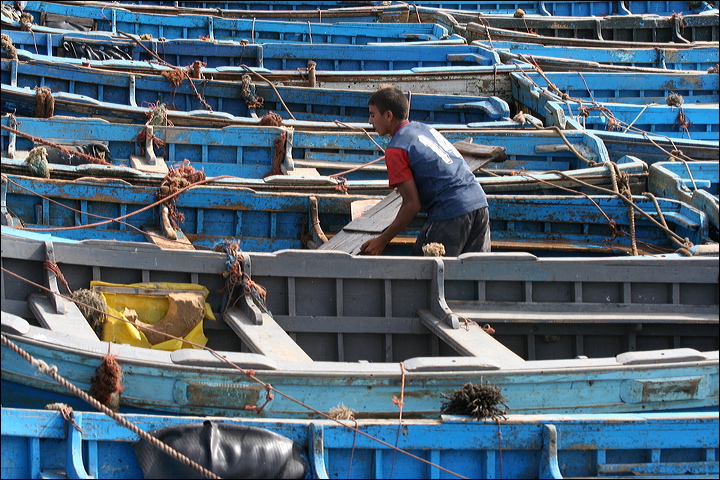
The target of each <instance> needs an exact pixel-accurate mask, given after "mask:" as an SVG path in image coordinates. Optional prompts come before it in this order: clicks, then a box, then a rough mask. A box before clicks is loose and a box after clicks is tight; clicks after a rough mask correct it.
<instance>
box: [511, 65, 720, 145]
mask: <svg viewBox="0 0 720 480" xmlns="http://www.w3.org/2000/svg"><path fill="white" fill-rule="evenodd" d="M511 79H512V84H513V96H514V97H515V100H516V102H517V104H518V106H521V107H525V108H527V109H529V111H530V112H531V113H532V114H533V115H534V116H537V117H538V118H540V119H541V120H543V121H545V122H546V123H547V124H549V125H556V126H558V127H560V128H566V121H567V120H566V119H567V118H573V119H574V122H575V125H577V124H579V125H580V126H581V127H582V128H587V129H590V130H620V131H625V132H627V131H630V132H632V133H643V132H647V133H650V134H657V135H665V136H668V137H673V138H691V139H698V140H713V141H717V140H718V138H720V133H719V130H718V129H719V125H718V98H719V97H718V83H719V82H718V76H717V75H710V74H700V75H696V74H685V73H677V74H672V73H667V74H635V73H615V74H613V75H612V76H608V75H607V74H603V73H578V72H576V73H570V72H568V73H564V72H550V73H542V74H541V73H518V74H511ZM571 128H572V127H571Z"/></svg>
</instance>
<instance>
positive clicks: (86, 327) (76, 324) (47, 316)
mask: <svg viewBox="0 0 720 480" xmlns="http://www.w3.org/2000/svg"><path fill="white" fill-rule="evenodd" d="M60 301H62V302H63V303H64V304H65V313H55V309H54V308H53V307H52V305H51V304H50V300H48V298H47V297H46V296H45V295H44V294H42V293H31V294H30V296H29V297H28V304H29V305H30V309H31V310H32V311H33V313H34V314H35V317H36V318H37V320H38V322H40V325H42V326H43V327H45V328H47V329H48V330H52V331H53V332H59V333H62V334H64V335H67V336H69V337H77V338H80V339H85V340H92V341H93V342H97V341H99V339H98V336H97V335H96V334H95V331H94V330H93V328H92V327H91V326H90V324H89V323H88V322H87V320H86V319H85V316H84V315H83V314H82V312H81V311H80V309H79V308H78V306H77V305H75V303H74V302H72V301H70V300H66V299H64V298H61V299H60Z"/></svg>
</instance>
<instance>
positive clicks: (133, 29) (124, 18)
mask: <svg viewBox="0 0 720 480" xmlns="http://www.w3.org/2000/svg"><path fill="white" fill-rule="evenodd" d="M23 12H25V13H29V14H32V16H33V18H34V21H33V23H35V24H37V25H38V26H40V27H48V28H49V29H50V30H49V31H53V29H54V31H59V32H61V31H62V28H68V27H66V26H61V27H60V29H58V28H57V27H54V26H52V25H54V24H57V23H66V24H70V25H77V28H75V29H76V30H85V31H89V30H91V31H106V32H112V33H113V34H118V32H125V33H129V34H133V35H138V36H139V35H142V34H146V35H151V36H152V37H153V38H161V37H162V38H201V37H205V38H208V39H210V40H222V39H232V40H237V39H246V40H248V41H249V42H250V43H272V42H303V43H308V44H312V43H336V44H352V45H365V44H368V43H382V42H406V41H409V42H413V41H414V42H423V41H439V40H446V39H448V40H449V41H451V42H455V43H456V42H457V39H458V37H453V34H452V32H448V30H447V29H446V28H445V27H442V26H440V25H436V24H418V23H415V24H400V23H390V24H388V23H384V24H381V23H362V24H357V23H353V22H346V23H337V24H323V23H315V24H311V23H305V22H281V21H273V20H255V19H245V18H223V17H217V16H201V15H159V14H151V13H135V12H130V11H128V10H124V9H121V8H113V7H112V6H107V7H100V6H90V5H80V4H76V3H73V4H51V3H46V2H27V3H26V4H24V7H23ZM49 21H50V22H54V23H53V24H51V25H50V26H48V24H47V22H49ZM70 28H72V27H70ZM33 29H34V30H38V31H41V30H42V28H37V27H34V28H33Z"/></svg>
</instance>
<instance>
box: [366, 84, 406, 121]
mask: <svg viewBox="0 0 720 480" xmlns="http://www.w3.org/2000/svg"><path fill="white" fill-rule="evenodd" d="M368 105H375V106H376V107H377V109H378V110H379V111H380V113H385V112H387V111H388V110H390V111H391V112H392V113H393V115H394V116H395V118H397V119H400V120H406V119H407V118H408V113H409V111H410V103H409V102H408V100H407V98H405V94H403V92H402V91H401V90H400V89H399V88H397V87H385V88H380V89H379V90H378V91H377V92H375V93H373V94H372V96H371V97H370V100H368Z"/></svg>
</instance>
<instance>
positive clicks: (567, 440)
mask: <svg viewBox="0 0 720 480" xmlns="http://www.w3.org/2000/svg"><path fill="white" fill-rule="evenodd" d="M72 415H73V417H72V421H70V420H66V419H65V418H63V416H62V414H61V413H60V412H58V411H47V410H29V409H11V408H5V407H3V409H2V441H3V451H2V461H3V477H4V478H34V477H39V476H43V475H47V474H49V473H50V472H52V473H53V474H57V473H62V474H65V475H67V476H68V477H85V476H91V477H93V478H143V475H145V477H144V478H148V473H155V472H157V471H158V470H160V472H158V473H168V472H169V471H170V470H176V469H182V470H187V472H188V473H187V475H189V474H198V472H196V471H195V470H192V468H191V467H190V466H180V465H179V464H176V462H177V460H175V459H173V458H171V457H169V456H166V455H167V454H165V453H160V450H156V451H155V452H153V451H152V450H151V449H150V448H147V447H148V446H149V442H150V440H148V438H147V432H157V433H158V434H164V435H168V434H176V435H182V436H181V437H180V438H183V439H185V440H186V441H187V444H186V445H191V444H192V443H190V441H191V439H192V440H194V439H195V438H197V436H198V434H199V433H200V432H202V431H203V430H205V429H207V430H208V431H210V430H211V429H212V431H213V433H214V434H215V436H216V438H218V440H219V441H221V442H223V443H224V442H225V441H227V442H230V441H233V440H236V439H237V438H238V437H239V436H240V435H253V434H254V435H256V436H257V439H258V440H259V442H258V443H257V444H255V443H251V442H244V443H243V446H248V447H256V448H258V450H259V452H257V453H258V454H256V455H253V454H252V453H248V452H247V451H246V450H243V453H242V455H241V456H240V458H238V459H236V460H235V461H234V462H225V461H221V463H220V465H222V467H219V466H218V465H217V463H215V464H213V465H209V464H207V463H205V462H203V461H202V460H201V458H202V457H201V454H202V453H206V452H207V450H206V448H200V447H198V446H197V445H198V444H197V443H195V445H196V446H195V448H188V447H187V446H185V447H183V446H181V445H178V444H177V443H175V442H173V441H172V440H171V439H168V437H167V436H163V437H162V438H163V440H164V442H163V444H166V442H167V444H171V446H170V448H172V447H174V448H172V450H173V451H177V452H180V453H182V454H184V455H186V456H187V457H188V458H190V459H191V460H193V461H195V462H196V463H197V464H199V465H201V466H202V467H206V468H210V470H211V471H212V472H213V473H215V474H217V475H221V476H224V477H227V476H228V473H230V474H231V473H233V472H234V471H235V470H237V469H239V468H243V469H244V470H243V473H248V472H252V473H256V474H258V476H259V475H261V474H269V473H271V470H272V469H273V468H275V469H277V470H282V469H285V468H286V469H287V471H288V472H295V470H293V469H291V468H289V467H296V468H297V470H296V471H297V473H298V475H299V476H301V475H304V478H340V477H344V476H348V471H349V472H350V473H351V475H353V476H358V477H363V478H388V477H390V476H391V475H394V476H397V477H402V478H428V477H431V476H432V475H433V474H435V473H437V474H440V475H447V476H449V477H455V476H457V477H465V478H492V477H502V478H566V477H574V476H582V477H586V478H593V477H600V476H602V474H603V473H604V472H606V471H617V470H622V471H624V472H628V473H631V472H632V473H635V472H637V473H638V474H642V473H645V472H648V471H652V472H653V473H657V474H659V475H662V476H663V477H665V478H674V476H675V472H676V471H677V470H678V469H682V470H683V471H692V472H696V475H698V476H701V477H705V476H707V477H711V476H713V475H716V474H717V472H718V462H717V460H716V459H715V460H714V459H712V458H707V460H706V459H705V458H706V457H702V456H701V457H700V458H696V457H692V456H691V454H689V453H688V452H691V451H693V452H694V451H698V450H701V451H705V452H711V451H713V450H714V449H717V446H718V442H717V435H716V434H717V429H718V415H717V413H643V414H618V415H566V416H562V415H532V416H530V415H528V416H523V415H508V416H507V418H505V419H499V420H497V421H493V422H478V421H472V420H469V419H468V418H467V417H462V416H444V417H443V418H442V419H441V420H440V421H422V420H403V421H402V422H397V425H396V424H395V423H396V422H378V421H370V420H359V421H355V422H353V421H347V420H345V421H337V422H334V421H332V420H325V419H319V420H314V421H292V422H288V421H282V422H281V421H277V420H250V419H232V418H224V417H217V418H211V419H207V418H205V417H190V416H188V417H169V416H157V415H153V416H149V415H129V414H128V415H121V416H120V418H122V420H123V421H125V422H127V423H126V424H125V425H127V424H128V423H129V424H130V425H133V426H135V427H136V428H138V429H139V431H132V430H130V429H129V427H126V426H125V425H120V424H119V423H118V422H116V421H115V420H113V419H112V418H110V417H109V416H106V415H104V414H102V413H92V412H73V414H72ZM75 425H76V426H77V427H78V428H75ZM398 425H400V426H401V428H402V429H403V432H404V434H403V435H402V436H401V437H399V438H400V439H401V440H399V441H396V440H397V439H396V437H397V427H398ZM354 429H357V431H358V432H359V433H356V432H355V430H354ZM66 432H67V433H66ZM498 432H499V433H498ZM276 435H277V436H276ZM499 435H502V441H501V442H499V441H498V436H499ZM439 438H442V439H443V441H441V442H438V439H439ZM138 441H140V442H141V445H142V446H141V447H140V448H135V447H134V444H135V443H136V442H138ZM270 441H274V442H276V443H274V444H270V445H268V444H269V442H270ZM31 442H37V443H38V444H39V449H38V452H39V455H40V456H39V458H38V457H36V456H34V454H33V453H32V450H31V447H30V446H29V445H31ZM262 442H267V443H265V444H263V443H262ZM295 445H297V451H299V452H301V453H300V454H299V455H298V457H297V458H294V457H293V456H292V454H291V453H292V451H293V450H292V449H291V446H295ZM589 445H592V447H589ZM86 449H87V452H88V453H87V454H85V453H84V452H85V450H86ZM618 450H622V451H623V452H624V454H625V455H633V454H634V455H637V456H641V455H642V454H643V453H644V452H645V451H648V450H652V451H654V452H659V454H660V458H672V459H673V462H664V461H662V460H658V461H651V460H647V461H642V462H640V463H635V462H633V461H631V460H622V459H619V458H617V459H616V458H615V455H616V454H617V452H618ZM268 452H272V453H275V452H278V453H280V452H282V453H284V454H285V455H278V456H279V460H278V461H277V463H275V464H274V465H271V466H267V467H264V468H263V466H262V463H261V461H260V459H261V458H262V457H261V455H263V454H264V455H267V453H268ZM286 452H287V453H286ZM449 457H452V459H451V460H450V459H448V458H449ZM577 457H588V458H595V457H602V460H599V461H597V462H595V461H592V462H589V461H588V462H579V461H577V460H576V458H577ZM85 458H88V460H87V461H86V460H84V459H85ZM100 458H102V461H96V460H99V459H100ZM160 460H161V461H160ZM213 460H215V461H217V460H219V459H218V458H216V457H213ZM151 461H156V462H157V463H156V465H158V466H159V465H164V468H162V467H160V468H158V467H155V469H152V468H151V467H150V466H149V465H150V462H151ZM253 466H254V467H255V468H252V467H253ZM161 468H162V470H161ZM441 472H442V473H441ZM286 478H290V477H286Z"/></svg>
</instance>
